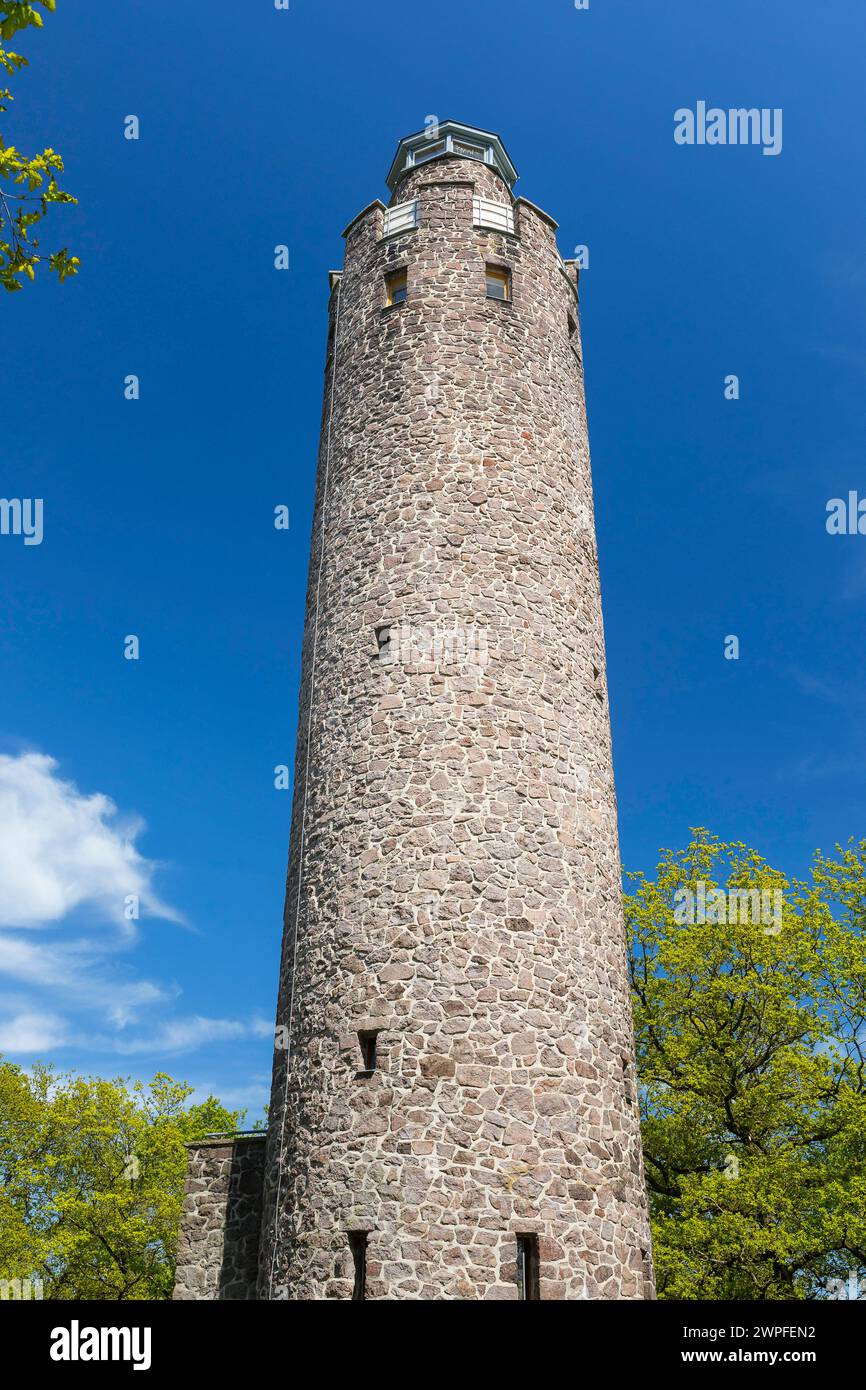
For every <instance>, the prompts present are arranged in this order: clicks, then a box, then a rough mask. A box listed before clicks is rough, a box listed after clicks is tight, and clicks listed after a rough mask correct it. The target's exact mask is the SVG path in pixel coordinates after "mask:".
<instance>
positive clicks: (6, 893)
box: [0, 753, 182, 927]
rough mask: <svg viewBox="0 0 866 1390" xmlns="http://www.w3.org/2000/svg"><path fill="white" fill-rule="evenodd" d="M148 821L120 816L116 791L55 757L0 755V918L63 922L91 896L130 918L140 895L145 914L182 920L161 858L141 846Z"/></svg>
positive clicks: (108, 913)
mask: <svg viewBox="0 0 866 1390" xmlns="http://www.w3.org/2000/svg"><path fill="white" fill-rule="evenodd" d="M143 829H144V824H143V822H142V821H141V820H137V819H128V820H125V821H124V820H122V819H121V818H119V815H118V811H117V807H116V806H115V805H114V802H113V801H111V800H110V798H109V797H107V796H103V795H102V794H101V793H99V792H97V793H96V794H95V795H92V796H86V795H85V794H84V793H82V792H80V791H79V790H78V788H77V787H76V786H75V784H74V783H73V782H66V781H64V780H63V779H62V778H60V777H59V776H58V775H57V763H56V761H55V759H54V758H49V757H47V756H46V755H45V754H44V753H21V754H19V755H18V756H17V757H9V756H5V755H0V926H5V927H34V926H40V925H41V924H43V923H46V922H56V921H58V920H59V919H60V918H62V917H65V916H66V915H67V914H68V913H69V912H71V911H72V910H73V908H76V907H79V906H81V905H82V904H85V903H86V904H91V905H92V906H94V907H95V908H96V909H97V911H99V912H100V914H101V915H102V916H104V917H106V918H107V919H108V920H110V921H112V922H115V923H117V924H119V925H121V926H129V923H128V922H127V920H126V918H125V917H124V904H125V900H126V899H127V898H128V897H130V896H132V895H135V896H136V897H137V898H138V899H139V902H140V910H141V912H142V913H143V914H150V915H152V916H156V917H163V918H167V919H168V920H170V921H181V920H182V919H181V916H180V914H179V913H178V912H176V911H175V910H174V909H173V908H171V907H168V906H167V905H166V904H165V903H163V902H161V901H160V899H159V898H158V896H157V895H156V893H155V891H154V889H153V887H152V880H153V875H154V871H155V868H156V866H155V865H154V864H153V863H152V862H151V861H150V860H148V859H145V858H144V857H143V856H142V855H141V854H139V852H138V850H137V849H136V848H135V843H134V842H135V839H136V838H137V836H138V835H140V834H141V832H142V831H143Z"/></svg>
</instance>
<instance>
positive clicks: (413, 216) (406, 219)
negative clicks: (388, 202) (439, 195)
mask: <svg viewBox="0 0 866 1390" xmlns="http://www.w3.org/2000/svg"><path fill="white" fill-rule="evenodd" d="M417 226H418V199H417V198H411V199H410V200H409V202H408V203H398V204H397V206H396V207H393V208H386V209H385V220H384V225H383V227H382V235H383V236H393V235H394V234H395V232H409V231H411V230H412V228H413V227H417Z"/></svg>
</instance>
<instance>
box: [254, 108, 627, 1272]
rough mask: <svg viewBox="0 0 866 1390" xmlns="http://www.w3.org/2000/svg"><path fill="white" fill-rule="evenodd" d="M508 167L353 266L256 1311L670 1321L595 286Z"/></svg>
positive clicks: (417, 186)
mask: <svg viewBox="0 0 866 1390" xmlns="http://www.w3.org/2000/svg"><path fill="white" fill-rule="evenodd" d="M516 177H517V174H516V170H515V169H514V167H513V165H512V163H511V161H510V159H509V157H508V155H507V153H506V151H505V148H504V146H503V144H502V142H501V140H500V139H499V138H498V137H497V136H495V135H492V134H490V133H488V132H485V131H480V130H477V129H475V128H473V127H469V126H464V125H460V124H458V123H457V122H450V121H449V122H446V123H442V124H440V125H438V126H437V127H435V128H433V127H431V128H428V129H427V130H425V131H423V132H421V133H420V134H418V135H414V136H410V137H408V138H407V139H405V140H403V141H401V142H400V145H399V147H398V151H397V156H396V158H395V161H394V164H393V166H392V169H391V173H390V176H389V180H388V182H389V186H390V188H391V191H392V198H391V203H390V206H389V207H388V208H387V209H386V208H385V207H384V205H383V204H382V203H380V202H378V201H376V202H374V203H371V204H370V206H369V207H367V208H365V209H364V211H363V212H361V213H360V214H359V215H358V216H357V217H356V218H355V219H354V221H353V222H351V223H350V225H349V227H348V228H347V230H346V232H345V238H346V258H345V265H344V269H343V271H342V272H339V273H338V272H334V273H332V275H331V298H330V336H329V340H328V354H327V365H326V369H325V394H324V412H323V422H322V443H321V453H320V457H319V468H318V478H317V487H316V502H315V518H314V524H313V541H312V551H311V559H310V578H309V591H308V600H307V616H306V630H305V636H304V651H303V675H302V685H301V699H300V726H299V733H298V745H297V758H296V777H295V793H294V807H293V818H292V834H291V849H290V855H289V871H288V883H287V892H286V908H285V926H284V938H283V957H282V967H281V974H280V986H279V1004H278V1012H277V1032H276V1043H277V1047H276V1052H275V1065H274V1080H273V1092H272V1101H271V1110H270V1122H269V1139H268V1153H267V1161H266V1175H265V1186H264V1220H263V1226H262V1243H261V1257H260V1265H259V1297H261V1298H274V1299H279V1298H290V1299H350V1298H356V1299H359V1298H368V1299H427V1298H434V1299H535V1298H541V1299H578V1298H647V1297H652V1263H651V1255H650V1236H649V1225H648V1217H647V1205H646V1195H645V1189H644V1179H643V1169H642V1160H641V1151H640V1134H639V1126H638V1108H637V1087H636V1079H635V1070H634V1043H633V1035H632V1025H631V1013H630V1004H629V990H628V980H627V970H626V953H625V940H624V930H623V917H622V903H621V888H620V863H619V851H618V843H617V824H616V801H615V794H614V784H613V771H612V761H611V743H610V727H609V719H608V707H607V689H606V682H605V658H604V636H603V629H602V615H601V600H600V593H599V577H598V560H597V553H596V542H595V532H594V524H593V504H592V483H591V476H590V462H589V447H588V441H587V427H586V414H585V407H584V391H583V369H582V364H581V347H580V333H579V326H578V325H579V320H578V294H577V279H578V274H577V267H576V266H575V264H574V263H572V262H563V260H562V259H561V257H560V255H559V252H558V250H557V246H556V237H555V229H556V224H555V222H553V221H552V219H551V218H550V217H549V216H548V215H547V214H546V213H544V212H542V211H541V210H540V209H539V208H537V207H535V206H534V205H533V204H532V203H529V202H527V201H526V200H525V199H522V198H515V197H514V195H513V193H512V187H513V184H514V182H515V179H516Z"/></svg>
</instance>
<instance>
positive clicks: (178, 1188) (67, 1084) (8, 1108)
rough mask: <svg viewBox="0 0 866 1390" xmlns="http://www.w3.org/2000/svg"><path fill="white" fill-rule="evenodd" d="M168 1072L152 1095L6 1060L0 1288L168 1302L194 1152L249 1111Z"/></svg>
mask: <svg viewBox="0 0 866 1390" xmlns="http://www.w3.org/2000/svg"><path fill="white" fill-rule="evenodd" d="M191 1093H192V1091H191V1087H189V1086H185V1085H182V1084H180V1083H178V1082H176V1081H172V1080H171V1078H170V1077H168V1076H166V1075H164V1074H163V1073H159V1074H158V1075H157V1076H155V1077H154V1079H153V1080H152V1081H151V1082H150V1084H149V1085H147V1086H145V1085H143V1084H142V1083H141V1082H137V1083H135V1084H134V1085H133V1086H132V1087H131V1088H130V1087H129V1086H127V1084H126V1083H125V1082H124V1081H122V1080H114V1081H103V1080H99V1079H97V1078H95V1077H78V1076H61V1075H57V1074H56V1073H55V1072H53V1071H52V1070H51V1069H50V1068H48V1067H44V1066H41V1065H39V1064H37V1065H36V1066H34V1067H33V1068H32V1069H31V1070H30V1071H29V1072H25V1071H22V1070H21V1069H20V1068H19V1067H17V1066H13V1065H12V1064H11V1063H8V1062H2V1061H0V1279H4V1280H13V1279H22V1280H23V1279H31V1280H32V1279H39V1280H41V1281H42V1286H43V1293H44V1297H45V1298H55V1299H74V1298H84V1299H112V1300H114V1299H118V1300H125V1299H147V1298H168V1297H169V1296H170V1295H171V1291H172V1286H173V1283H174V1262H175V1247H176V1244H177V1235H178V1229H179V1223H180V1212H181V1205H182V1200H183V1184H184V1177H185V1174H186V1153H185V1150H184V1144H185V1143H187V1142H189V1141H191V1140H195V1139H200V1138H202V1137H203V1136H204V1135H205V1134H208V1133H213V1132H216V1131H225V1130H231V1129H237V1128H238V1127H240V1126H241V1125H242V1124H243V1120H244V1115H243V1112H241V1113H238V1112H236V1111H231V1110H226V1109H225V1108H224V1107H223V1106H222V1105H221V1104H220V1103H219V1101H218V1100H215V1099H214V1098H213V1097H211V1098H210V1099H208V1100H206V1101H205V1102H204V1103H203V1104H200V1105H193V1106H189V1105H188V1104H187V1102H188V1099H189V1096H190V1095H191Z"/></svg>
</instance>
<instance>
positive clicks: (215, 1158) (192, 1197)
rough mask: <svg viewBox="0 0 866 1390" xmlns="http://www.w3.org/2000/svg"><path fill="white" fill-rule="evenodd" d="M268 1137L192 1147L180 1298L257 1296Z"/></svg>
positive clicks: (180, 1255) (180, 1245) (189, 1150)
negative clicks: (263, 1181) (263, 1177)
mask: <svg viewBox="0 0 866 1390" xmlns="http://www.w3.org/2000/svg"><path fill="white" fill-rule="evenodd" d="M264 1158H265V1136H264V1134H262V1135H261V1136H260V1137H258V1136H257V1137H255V1138H245V1139H235V1140H211V1141H208V1140H206V1141H204V1142H203V1143H200V1144H189V1145H188V1146H187V1178H186V1187H185V1190H184V1202H183V1215H182V1217H181V1231H180V1240H179V1242H178V1253H177V1271H176V1273H175V1286H174V1298H176V1299H223V1298H227V1299H247V1298H255V1297H256V1273H257V1268H258V1257H259V1230H260V1227H261V1219H262V1176H263V1168H264Z"/></svg>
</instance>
